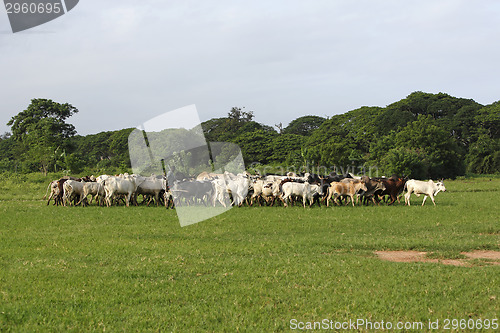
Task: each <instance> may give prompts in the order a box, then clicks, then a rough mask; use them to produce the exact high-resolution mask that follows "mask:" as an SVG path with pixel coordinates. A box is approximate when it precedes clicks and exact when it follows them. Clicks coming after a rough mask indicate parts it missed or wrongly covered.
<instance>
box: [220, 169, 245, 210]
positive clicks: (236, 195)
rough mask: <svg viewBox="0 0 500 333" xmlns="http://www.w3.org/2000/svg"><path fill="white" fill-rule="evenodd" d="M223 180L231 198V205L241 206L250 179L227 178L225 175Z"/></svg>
mask: <svg viewBox="0 0 500 333" xmlns="http://www.w3.org/2000/svg"><path fill="white" fill-rule="evenodd" d="M224 180H225V181H226V187H227V191H228V192H229V193H231V195H232V197H233V205H235V206H241V205H242V204H243V201H244V200H245V198H246V196H247V193H248V186H249V185H250V179H248V178H246V177H240V176H235V177H231V176H229V177H228V175H227V174H225V177H224Z"/></svg>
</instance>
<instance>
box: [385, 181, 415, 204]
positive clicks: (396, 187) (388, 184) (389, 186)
mask: <svg viewBox="0 0 500 333" xmlns="http://www.w3.org/2000/svg"><path fill="white" fill-rule="evenodd" d="M380 180H381V181H382V184H384V186H385V190H384V191H383V192H382V195H389V196H390V197H391V202H389V205H392V204H393V203H394V202H395V201H396V200H397V199H398V196H399V195H400V194H401V193H403V190H404V187H405V183H406V181H407V180H408V178H407V177H405V178H396V177H391V178H381V179H380Z"/></svg>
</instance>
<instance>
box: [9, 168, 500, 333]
mask: <svg viewBox="0 0 500 333" xmlns="http://www.w3.org/2000/svg"><path fill="white" fill-rule="evenodd" d="M51 178H57V177H55V176H54V177H48V178H45V177H42V176H40V175H26V176H15V177H14V176H11V177H9V178H5V179H3V180H2V181H0V331H73V332H81V331H94V330H97V331H127V332H129V331H141V332H143V331H178V332H196V331H217V332H218V331H230V332H234V331H250V332H271V331H289V330H290V321H291V320H292V319H296V320H297V321H301V322H309V321H321V320H323V319H329V320H334V321H346V320H347V321H348V320H350V319H351V320H356V319H360V318H361V319H366V320H371V321H378V322H380V321H382V320H383V321H385V322H387V321H392V322H399V321H402V322H406V321H411V322H417V321H418V322H424V323H427V322H428V321H429V320H432V321H435V320H439V321H440V322H442V321H443V320H445V319H447V318H449V319H458V320H460V319H465V320H468V319H470V318H472V319H474V320H477V319H483V320H484V319H495V318H497V319H500V315H499V314H500V300H499V298H500V266H498V265H491V264H490V263H489V262H488V261H486V260H481V259H475V260H474V261H472V265H471V266H470V267H457V266H449V265H443V264H439V263H422V262H418V263H395V262H387V261H381V260H379V259H378V258H377V257H376V255H375V254H374V253H373V252H374V251H378V250H418V251H427V252H430V253H431V255H432V257H434V258H443V259H445V258H460V257H461V254H460V253H461V252H463V251H472V250H496V251H498V250H500V209H499V204H498V200H499V195H500V179H499V178H492V179H490V178H488V177H482V178H467V179H461V180H455V181H446V182H445V185H446V187H447V190H448V191H447V192H445V193H439V194H438V195H437V197H436V203H437V206H436V207H434V206H433V205H432V203H431V202H430V201H429V200H428V202H427V203H426V205H425V206H424V207H421V206H420V203H421V201H422V197H420V198H417V197H415V196H413V197H412V206H411V207H405V206H404V205H402V204H397V205H395V206H380V207H373V206H368V207H351V206H347V207H333V208H332V207H330V208H326V207H321V208H318V207H314V208H312V209H309V208H307V209H303V208H301V207H292V208H283V207H242V208H234V209H231V210H230V211H228V212H227V213H224V214H222V215H220V216H217V217H214V218H212V219H210V220H207V221H203V222H201V223H198V224H195V225H191V226H188V227H184V228H181V227H180V225H179V223H178V220H177V218H176V214H175V210H165V208H156V207H149V208H148V207H129V208H127V207H111V208H103V207H95V206H91V207H86V208H82V207H54V206H52V205H50V206H46V205H45V202H44V201H42V200H41V197H42V196H43V195H44V193H45V189H46V186H47V185H48V182H49V180H50V179H51ZM361 330H362V331H363V330H364V329H361ZM461 331H463V330H461Z"/></svg>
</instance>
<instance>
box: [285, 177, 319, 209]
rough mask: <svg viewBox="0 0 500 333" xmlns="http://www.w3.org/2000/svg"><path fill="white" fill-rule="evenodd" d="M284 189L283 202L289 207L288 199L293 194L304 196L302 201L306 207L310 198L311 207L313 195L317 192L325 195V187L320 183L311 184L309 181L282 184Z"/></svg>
mask: <svg viewBox="0 0 500 333" xmlns="http://www.w3.org/2000/svg"><path fill="white" fill-rule="evenodd" d="M282 190H283V197H282V200H283V203H284V204H285V207H288V200H289V199H290V197H291V196H298V197H301V198H302V203H303V204H304V208H306V202H307V200H309V207H311V206H312V204H313V197H314V195H315V194H319V195H323V189H322V187H321V186H319V185H311V184H309V183H307V182H306V183H295V182H287V183H285V184H283V186H282Z"/></svg>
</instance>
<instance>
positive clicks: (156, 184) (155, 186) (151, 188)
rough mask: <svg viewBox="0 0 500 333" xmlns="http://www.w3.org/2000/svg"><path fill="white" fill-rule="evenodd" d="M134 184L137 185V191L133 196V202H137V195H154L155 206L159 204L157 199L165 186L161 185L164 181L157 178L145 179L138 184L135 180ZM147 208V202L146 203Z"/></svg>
mask: <svg viewBox="0 0 500 333" xmlns="http://www.w3.org/2000/svg"><path fill="white" fill-rule="evenodd" d="M136 183H137V184H138V186H137V191H135V194H134V199H135V202H137V195H138V194H142V195H143V196H144V195H154V198H155V201H156V206H158V204H159V203H160V201H159V197H160V193H161V192H162V191H163V190H164V188H165V186H164V185H163V183H164V180H163V179H161V178H160V179H158V178H156V177H155V178H153V177H149V178H145V179H144V180H143V181H141V182H140V183H139V182H138V181H137V180H136ZM148 206H149V202H148Z"/></svg>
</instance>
